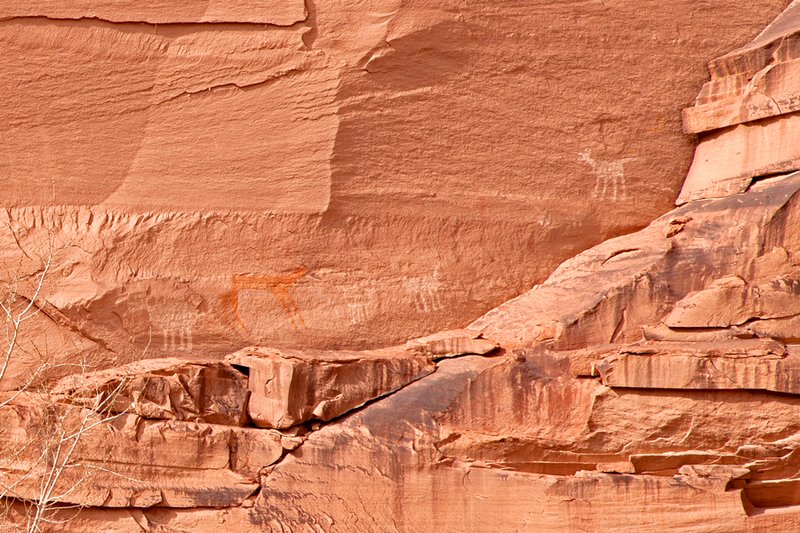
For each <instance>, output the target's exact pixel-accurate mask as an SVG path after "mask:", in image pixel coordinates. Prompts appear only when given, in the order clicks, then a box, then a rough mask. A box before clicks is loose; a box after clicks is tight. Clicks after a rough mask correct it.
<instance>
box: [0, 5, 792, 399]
mask: <svg viewBox="0 0 800 533" xmlns="http://www.w3.org/2000/svg"><path fill="white" fill-rule="evenodd" d="M783 7H784V0H754V1H751V2H747V4H746V5H742V4H741V3H739V4H732V3H730V2H727V1H722V0H713V1H710V2H703V3H701V4H698V3H697V2H695V1H692V0H668V1H665V2H658V3H657V4H654V5H652V6H649V7H648V8H647V9H641V8H640V7H639V6H636V5H633V4H631V3H630V2H626V1H623V0H606V1H604V2H599V1H598V2H588V3H583V4H580V5H574V6H572V5H567V4H563V3H561V4H553V3H552V2H547V1H544V0H522V1H518V2H515V3H513V4H508V3H503V4H497V5H488V4H486V3H465V2H462V1H460V0H458V1H457V0H447V1H444V2H442V1H438V2H431V1H428V0H413V1H410V2H409V1H406V2H399V1H398V0H370V1H368V2H337V3H333V4H330V3H322V2H312V1H306V2H303V1H302V0H280V1H272V2H267V3H264V2H254V1H252V0H230V1H227V2H222V1H219V0H205V1H200V0H192V1H188V2H181V3H180V5H175V4H174V3H170V2H165V1H156V2H134V1H132V0H114V1H111V0H87V1H82V2H63V1H59V0H48V1H45V2H33V3H31V2H28V3H20V2H12V1H9V0H5V1H3V2H0V43H2V46H3V50H4V53H3V58H2V60H0V62H1V63H0V66H2V68H3V71H4V72H5V73H6V75H5V76H4V77H3V80H2V81H0V90H2V94H4V95H5V98H4V103H3V104H0V122H1V123H2V124H4V125H5V135H4V142H3V143H2V146H0V190H2V191H3V192H4V193H3V195H2V197H1V198H0V207H3V208H4V209H2V210H0V262H2V263H3V264H4V265H9V268H12V269H13V270H14V271H15V272H14V275H15V276H19V277H21V278H23V279H25V278H26V277H27V276H29V275H30V274H32V273H35V272H37V271H39V269H40V268H41V262H40V261H39V256H40V255H45V256H47V255H49V253H50V251H51V250H50V248H51V246H52V252H53V255H54V259H53V262H52V269H51V270H50V272H49V276H48V279H47V284H46V287H45V294H46V297H47V301H48V302H49V303H50V304H51V305H52V308H51V309H50V310H49V317H50V318H49V319H45V318H44V317H40V318H41V320H37V321H36V322H30V323H29V324H28V330H27V331H28V332H29V337H30V338H31V339H42V338H45V337H46V338H48V343H47V345H48V347H49V348H48V349H49V350H50V351H52V352H54V353H57V354H58V355H59V356H60V357H61V358H62V359H63V360H64V361H70V360H74V359H75V358H76V357H79V355H80V356H83V355H86V354H90V355H91V357H90V359H91V360H92V361H93V362H94V363H95V364H97V365H105V366H114V365H119V364H125V363H127V362H129V361H132V360H136V359H139V358H141V357H142V355H143V354H144V355H145V356H146V357H172V356H182V357H192V356H195V355H200V356H216V357H222V356H224V355H226V354H228V353H231V352H232V351H235V350H236V349H240V348H244V347H246V346H250V345H269V346H278V347H283V348H300V349H308V348H316V349H323V350H328V349H365V348H379V347H383V346H389V345H393V344H397V343H401V342H404V341H406V340H407V339H409V338H412V337H417V336H420V335H424V334H428V333H432V332H435V331H438V330H440V329H446V328H453V327H461V326H463V325H464V324H466V323H469V322H470V321H472V320H474V319H476V318H477V317H479V316H480V315H482V314H483V313H484V312H486V311H487V310H488V309H490V308H492V307H493V306H496V305H498V304H500V303H502V302H503V301H505V300H507V299H509V298H511V297H513V296H516V295H518V294H520V293H521V292H523V291H525V290H527V289H528V288H530V287H531V286H532V285H533V284H534V283H537V282H541V281H543V280H544V279H545V278H546V277H547V275H548V274H549V273H550V272H551V271H552V270H553V268H555V267H556V266H557V265H558V263H560V262H561V261H563V260H565V259H567V258H568V257H570V256H572V255H574V254H575V253H577V252H579V251H581V250H584V249H586V248H588V247H591V246H593V245H595V244H597V243H599V242H601V241H603V240H604V239H607V238H609V237H612V236H615V235H619V234H623V233H626V232H629V231H631V230H633V229H638V228H641V227H642V226H644V225H646V224H647V223H649V222H650V221H651V220H652V219H653V218H654V217H655V216H657V215H659V214H661V213H662V212H664V211H665V210H667V209H669V207H670V204H671V202H672V201H673V200H674V194H675V193H676V192H677V191H678V189H679V187H680V183H681V180H682V177H683V175H684V173H685V169H686V168H687V166H688V164H689V161H690V158H691V150H692V143H691V140H690V139H689V138H687V137H686V136H683V135H682V134H681V133H680V131H679V129H678V122H679V114H678V110H679V109H680V108H681V107H684V106H685V105H687V104H688V103H689V102H690V101H691V98H692V97H693V96H694V94H695V92H696V89H697V85H698V84H700V83H701V82H702V81H703V79H704V76H705V73H704V72H703V64H704V62H705V61H706V60H707V58H708V57H713V56H714V55H718V54H721V53H723V52H724V51H726V50H729V49H731V48H733V47H734V46H736V45H738V44H739V43H741V42H743V41H745V40H746V39H749V38H751V37H752V36H753V35H755V34H756V33H757V32H758V30H759V29H760V28H761V27H763V25H764V24H766V23H767V22H768V21H769V20H770V18H771V17H774V16H775V15H777V14H778V12H779V11H780V9H782V8H783ZM642 58H647V60H646V61H643V60H642ZM16 271H18V272H16ZM20 289H21V290H23V292H25V291H29V289H30V288H29V287H25V286H24V285H21V286H20ZM26 294H27V295H28V296H30V294H29V292H28V293H26ZM28 342H32V343H33V342H36V341H34V340H30V341H28ZM37 347H38V348H40V349H42V348H41V347H39V346H37ZM29 364H30V361H26V362H25V365H29ZM14 374H15V375H17V374H24V372H23V371H22V370H20V369H15V370H14ZM19 379H20V380H24V375H20V376H19ZM7 383H9V384H10V383H11V382H10V381H7ZM17 383H19V381H17ZM5 386H6V388H8V386H11V385H5Z"/></svg>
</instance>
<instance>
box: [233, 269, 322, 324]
mask: <svg viewBox="0 0 800 533" xmlns="http://www.w3.org/2000/svg"><path fill="white" fill-rule="evenodd" d="M307 274H308V268H306V267H305V266H300V267H298V268H296V269H295V270H293V271H291V272H289V273H288V274H282V275H273V276H252V275H245V274H235V275H233V276H231V290H230V291H228V292H227V293H225V294H223V295H222V301H223V302H224V303H225V304H226V306H227V307H228V308H229V309H230V311H231V314H232V315H233V318H234V319H235V320H236V322H238V323H239V325H241V326H242V327H243V328H244V329H248V328H247V326H246V325H245V324H244V322H242V319H241V317H240V316H239V295H240V294H241V293H242V292H244V291H266V292H269V293H270V294H272V296H273V297H274V298H275V301H276V302H277V303H278V305H280V306H281V308H283V310H284V311H286V315H287V316H288V317H289V321H290V322H291V323H292V327H293V328H294V329H297V330H299V329H302V328H305V327H306V324H305V321H304V320H303V315H302V313H301V312H300V306H298V305H297V300H295V298H294V296H292V293H291V290H290V289H291V287H292V286H293V285H295V284H296V283H297V282H298V281H300V280H301V279H303V278H304V277H305V276H306V275H307Z"/></svg>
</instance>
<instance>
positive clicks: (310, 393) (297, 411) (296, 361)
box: [226, 348, 436, 428]
mask: <svg viewBox="0 0 800 533" xmlns="http://www.w3.org/2000/svg"><path fill="white" fill-rule="evenodd" d="M226 361H227V362H229V363H230V364H232V365H235V366H237V367H242V368H245V369H247V372H248V373H249V388H250V392H251V396H250V401H249V404H248V412H249V415H250V418H251V419H252V420H253V422H254V423H255V425H256V426H258V427H266V428H288V427H291V426H294V425H296V424H300V423H302V422H305V421H308V420H311V419H319V420H323V421H327V420H331V419H332V418H335V417H337V416H340V415H342V414H344V413H346V412H348V411H350V410H352V409H355V408H356V407H359V406H361V405H364V404H365V403H367V402H368V401H370V400H373V399H375V398H379V397H381V396H384V395H386V394H389V393H391V392H393V391H396V390H398V389H400V388H402V387H404V386H405V385H408V384H409V383H411V382H413V381H416V380H418V379H420V378H421V377H423V376H426V375H428V374H430V373H431V372H433V371H434V369H435V368H436V365H435V363H434V362H433V360H432V358H431V357H429V356H427V355H413V354H410V353H409V352H406V351H405V350H404V349H402V348H399V349H387V350H375V351H365V352H348V351H300V350H277V349H271V348H246V349H244V350H241V351H239V352H236V353H235V354H231V355H229V356H228V357H227V358H226Z"/></svg>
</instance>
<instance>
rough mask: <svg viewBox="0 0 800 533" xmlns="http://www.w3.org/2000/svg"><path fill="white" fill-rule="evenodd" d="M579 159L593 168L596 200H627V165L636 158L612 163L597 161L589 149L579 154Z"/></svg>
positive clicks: (615, 160)
mask: <svg viewBox="0 0 800 533" xmlns="http://www.w3.org/2000/svg"><path fill="white" fill-rule="evenodd" d="M578 156H579V158H580V159H581V160H582V161H584V162H585V163H586V164H588V165H589V166H590V167H591V168H592V172H593V173H594V179H595V181H594V190H593V191H592V196H593V197H594V198H611V199H612V200H614V201H616V200H623V199H625V198H627V191H626V190H625V163H629V162H630V161H634V160H635V159H636V158H635V157H625V158H622V159H614V160H611V161H597V160H595V158H594V157H592V152H591V150H589V149H588V148H587V149H586V150H584V151H583V152H580V153H579V154H578Z"/></svg>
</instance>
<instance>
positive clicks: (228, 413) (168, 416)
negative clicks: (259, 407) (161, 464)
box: [53, 358, 250, 426]
mask: <svg viewBox="0 0 800 533" xmlns="http://www.w3.org/2000/svg"><path fill="white" fill-rule="evenodd" d="M53 392H54V393H55V394H56V395H60V396H61V397H62V400H63V401H67V402H70V403H76V404H80V405H83V406H85V407H89V408H94V409H98V408H102V409H103V410H104V411H110V412H115V413H135V414H138V415H140V416H142V417H144V418H152V419H164V420H191V421H198V422H208V423H211V424H223V425H229V426H243V425H245V423H246V421H247V409H246V405H247V398H248V396H249V394H250V393H249V391H248V388H247V376H245V375H244V374H242V373H241V372H239V371H238V370H236V369H235V368H233V367H232V366H231V365H229V364H228V363H223V362H219V361H216V362H193V361H187V360H182V359H178V358H167V359H149V360H144V361H140V362H137V363H133V364H131V365H127V366H125V367H120V368H113V369H110V370H105V371H101V372H95V373H90V374H75V375H72V376H68V377H66V378H64V379H62V380H61V381H60V382H59V383H58V384H57V385H56V386H55V388H54V390H53Z"/></svg>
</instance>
